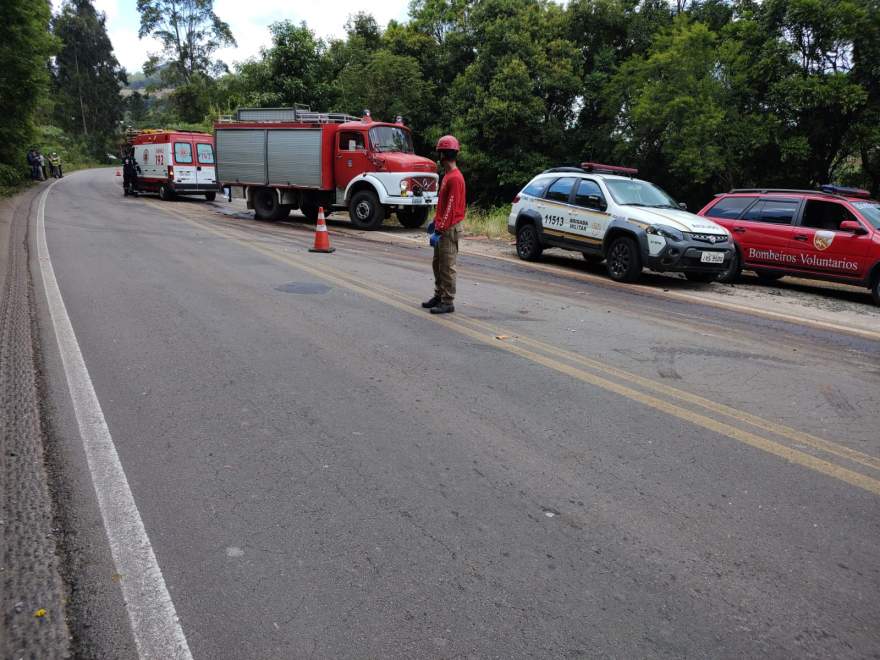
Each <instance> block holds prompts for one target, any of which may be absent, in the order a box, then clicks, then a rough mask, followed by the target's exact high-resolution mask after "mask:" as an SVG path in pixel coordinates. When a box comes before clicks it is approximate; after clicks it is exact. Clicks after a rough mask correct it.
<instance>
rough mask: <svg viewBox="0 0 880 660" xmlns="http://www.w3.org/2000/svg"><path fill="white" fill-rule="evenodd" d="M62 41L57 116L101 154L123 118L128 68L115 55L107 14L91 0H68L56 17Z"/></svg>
mask: <svg viewBox="0 0 880 660" xmlns="http://www.w3.org/2000/svg"><path fill="white" fill-rule="evenodd" d="M53 28H54V32H55V35H56V36H57V37H58V39H59V40H60V41H61V42H62V45H61V48H60V50H59V51H58V55H57V57H56V58H55V67H54V92H55V104H56V105H55V116H56V117H57V119H58V122H59V124H60V125H61V127H62V128H64V129H65V130H67V131H69V132H71V133H73V134H75V135H80V136H82V137H83V138H84V139H85V140H86V141H87V142H88V143H89V145H90V149H91V151H92V152H93V153H94V154H96V155H98V154H102V153H103V152H104V150H105V149H106V147H107V146H108V144H109V143H110V142H111V140H112V138H113V136H114V135H115V133H116V131H117V129H118V125H119V121H120V119H122V112H123V101H122V97H121V96H120V95H119V90H120V88H121V87H122V86H123V85H124V84H125V83H126V76H125V70H124V69H123V68H122V67H121V66H119V62H117V61H116V57H115V56H114V55H113V45H112V44H111V43H110V38H109V37H108V36H107V29H106V25H105V17H104V15H103V14H99V13H98V12H97V11H96V10H95V7H94V6H93V5H92V3H91V0H67V2H65V3H64V5H63V6H62V8H61V13H60V14H58V16H57V17H56V18H55V19H54V21H53Z"/></svg>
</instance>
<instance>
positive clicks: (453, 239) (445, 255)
mask: <svg viewBox="0 0 880 660" xmlns="http://www.w3.org/2000/svg"><path fill="white" fill-rule="evenodd" d="M461 224H462V223H460V222H459V223H458V224H455V225H453V226H452V227H450V228H449V229H447V230H446V231H445V232H443V235H442V237H441V238H440V241H439V242H438V243H437V245H435V246H434V260H433V262H432V265H433V266H434V295H435V296H437V297H438V298H440V302H441V303H443V304H446V305H451V304H452V302H453V300H455V260H456V259H457V258H458V239H459V237H460V236H461Z"/></svg>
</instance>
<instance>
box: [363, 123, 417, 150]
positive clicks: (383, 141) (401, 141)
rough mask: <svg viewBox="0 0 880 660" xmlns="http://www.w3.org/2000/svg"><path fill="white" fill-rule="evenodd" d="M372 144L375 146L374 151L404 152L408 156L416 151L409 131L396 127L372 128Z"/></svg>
mask: <svg viewBox="0 0 880 660" xmlns="http://www.w3.org/2000/svg"><path fill="white" fill-rule="evenodd" d="M370 143H371V144H372V145H373V151H402V152H403V153H407V154H411V153H413V151H414V150H413V144H412V137H411V136H410V134H409V131H407V130H405V129H403V128H397V127H396V126H376V127H375V128H371V129H370Z"/></svg>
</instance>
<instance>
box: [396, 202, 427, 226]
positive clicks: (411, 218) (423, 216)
mask: <svg viewBox="0 0 880 660" xmlns="http://www.w3.org/2000/svg"><path fill="white" fill-rule="evenodd" d="M427 219H428V208H427V207H425V208H423V209H403V210H400V211H398V212H397V221H398V222H399V223H400V224H402V225H403V226H404V227H406V228H407V229H417V228H419V227H421V226H422V225H423V224H425V220H427Z"/></svg>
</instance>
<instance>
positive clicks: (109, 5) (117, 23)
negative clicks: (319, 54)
mask: <svg viewBox="0 0 880 660" xmlns="http://www.w3.org/2000/svg"><path fill="white" fill-rule="evenodd" d="M61 1H62V0H54V5H55V8H56V10H57V9H58V8H59V7H60V5H61ZM93 2H94V5H95V7H96V8H97V9H98V11H103V12H104V13H105V14H106V15H107V32H108V33H109V34H110V39H111V41H112V42H113V48H114V50H115V51H116V59H118V60H119V62H120V64H122V66H124V67H125V68H126V69H127V70H128V72H129V73H134V72H135V71H140V70H141V67H142V66H143V63H144V60H146V59H147V55H148V54H149V53H150V52H157V51H158V46H157V44H156V42H155V41H154V40H152V39H143V40H139V39H138V37H137V33H138V27H139V25H140V21H139V18H138V13H137V9H136V2H135V0H93ZM408 6H409V2H408V0H382V1H381V2H372V3H368V2H366V0H306V1H303V0H293V1H292V2H291V0H249V1H248V0H244V1H243V0H214V11H216V12H217V14H218V15H219V16H220V18H221V19H223V20H224V21H226V22H227V23H229V27H231V28H232V34H233V35H234V36H235V40H236V41H237V42H238V47H237V48H225V49H223V50H221V51H219V53H218V57H219V58H220V59H221V60H223V61H224V62H226V63H227V64H229V65H230V66H231V65H232V63H233V62H236V61H242V60H245V59H247V58H248V57H251V56H253V55H256V54H257V53H259V51H260V47H261V46H266V45H268V44H269V41H270V40H269V24H270V23H273V22H275V21H281V20H284V19H289V20H292V21H295V22H297V23H299V22H300V21H305V22H306V23H307V24H308V26H309V27H310V28H311V29H312V31H314V32H315V34H317V36H319V37H324V38H327V37H339V36H342V35H343V34H344V32H345V30H344V25H345V21H346V20H347V19H348V16H349V15H351V14H356V13H357V12H358V11H367V12H369V13H371V14H372V15H373V16H374V17H375V19H376V21H378V23H379V24H380V25H382V26H385V25H386V24H387V23H388V21H389V20H391V19H397V20H404V19H406V17H407V7H408Z"/></svg>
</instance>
